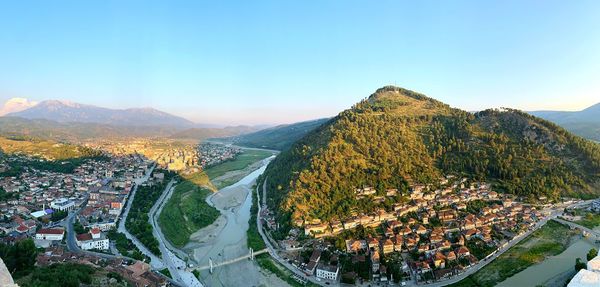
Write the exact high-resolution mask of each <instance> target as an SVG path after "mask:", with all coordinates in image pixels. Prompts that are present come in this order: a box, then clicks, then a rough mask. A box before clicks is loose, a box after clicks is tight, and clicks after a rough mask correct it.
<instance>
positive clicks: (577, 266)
mask: <svg viewBox="0 0 600 287" xmlns="http://www.w3.org/2000/svg"><path fill="white" fill-rule="evenodd" d="M586 267H587V266H586V264H585V262H582V261H581V258H577V259H576V260H575V271H577V272H579V270H581V269H585V268H586Z"/></svg>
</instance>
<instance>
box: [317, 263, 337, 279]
mask: <svg viewBox="0 0 600 287" xmlns="http://www.w3.org/2000/svg"><path fill="white" fill-rule="evenodd" d="M339 272H340V268H339V267H338V266H333V265H329V264H319V266H318V267H317V278H321V279H328V280H334V281H335V280H337V277H338V274H339Z"/></svg>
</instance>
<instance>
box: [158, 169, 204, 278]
mask: <svg viewBox="0 0 600 287" xmlns="http://www.w3.org/2000/svg"><path fill="white" fill-rule="evenodd" d="M173 183H174V180H171V182H169V184H168V185H167V187H166V188H165V191H164V192H163V194H162V195H161V196H160V198H159V199H158V200H157V201H156V203H155V204H154V206H152V209H150V212H149V215H150V218H149V221H150V224H152V227H153V228H152V233H153V235H154V237H156V239H157V240H158V243H159V248H160V252H161V253H162V259H163V262H164V263H165V265H166V266H167V268H169V272H170V273H171V276H172V277H173V280H175V281H176V282H179V283H180V284H182V285H184V286H188V287H202V286H203V285H202V283H200V281H198V279H197V278H196V276H194V274H192V273H191V272H189V271H187V270H186V263H185V261H183V260H182V259H181V258H179V257H177V255H175V254H174V253H173V252H172V251H171V249H169V248H167V244H170V243H169V242H168V241H167V240H166V239H165V237H164V234H163V233H162V231H161V229H160V225H159V224H158V219H157V217H158V216H159V215H160V212H161V211H162V209H163V207H164V206H165V204H166V203H167V201H168V200H169V198H171V195H172V194H173V190H175V187H174V186H173Z"/></svg>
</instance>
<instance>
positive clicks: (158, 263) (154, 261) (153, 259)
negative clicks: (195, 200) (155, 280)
mask: <svg viewBox="0 0 600 287" xmlns="http://www.w3.org/2000/svg"><path fill="white" fill-rule="evenodd" d="M154 167H155V166H153V167H152V168H151V169H150V170H148V172H147V173H146V175H145V176H144V177H143V178H141V179H138V180H136V184H135V186H134V187H133V190H132V191H131V193H130V194H129V199H128V200H127V205H126V206H125V210H124V211H123V213H122V215H121V220H120V221H119V226H118V231H119V232H121V233H123V234H125V236H126V237H127V238H129V240H131V241H132V242H133V244H135V246H136V247H137V248H138V249H139V250H140V251H141V252H142V253H143V254H144V255H146V256H148V257H150V265H151V266H152V268H155V269H163V268H165V264H164V262H163V261H162V260H161V259H160V258H158V257H157V256H156V255H154V254H153V253H152V252H150V250H148V248H146V246H144V244H142V243H141V242H140V241H139V240H138V239H137V238H136V237H135V236H133V235H132V234H131V233H129V231H127V228H125V221H126V220H127V215H128V214H129V210H130V209H131V204H132V203H133V199H134V198H135V193H136V191H137V188H138V186H139V185H140V184H142V183H144V182H146V181H147V180H148V179H149V178H150V174H152V171H153V170H154Z"/></svg>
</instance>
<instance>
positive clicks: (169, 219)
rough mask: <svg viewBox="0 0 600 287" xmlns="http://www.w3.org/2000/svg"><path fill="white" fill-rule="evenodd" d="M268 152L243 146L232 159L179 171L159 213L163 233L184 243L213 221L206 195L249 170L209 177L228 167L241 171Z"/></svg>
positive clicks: (213, 212)
mask: <svg viewBox="0 0 600 287" xmlns="http://www.w3.org/2000/svg"><path fill="white" fill-rule="evenodd" d="M271 154H272V153H271V152H268V151H262V150H245V151H244V152H243V153H242V154H240V155H238V156H237V157H236V158H235V159H232V160H230V161H226V162H223V163H221V164H218V165H215V166H213V167H210V168H208V169H206V170H205V171H204V172H200V173H194V174H191V175H182V182H181V183H178V184H177V186H176V187H175V190H174V191H173V195H172V196H171V198H170V199H169V201H168V202H167V204H166V205H165V207H164V208H163V210H162V212H161V214H160V215H159V217H158V223H159V224H160V227H161V230H162V232H163V233H164V235H165V237H166V238H167V239H168V240H169V241H171V243H173V245H175V246H178V247H183V246H185V244H187V242H188V241H189V239H190V235H192V234H193V233H194V232H196V231H198V230H199V229H201V228H203V227H206V226H208V225H210V224H212V223H213V222H214V221H215V220H216V219H217V218H218V217H219V211H218V210H217V209H215V208H214V207H211V206H210V205H208V204H207V203H206V197H207V196H208V195H210V194H211V192H213V190H215V189H219V188H222V187H224V186H227V185H230V184H233V183H235V182H237V181H238V180H240V179H241V178H242V177H244V176H246V175H247V174H248V173H250V172H251V171H247V172H245V171H244V172H240V173H239V174H236V175H234V176H231V177H228V178H227V179H224V180H219V181H211V180H212V179H214V178H217V177H220V176H222V175H224V174H226V173H227V172H230V171H242V170H244V169H246V168H248V167H249V166H250V165H251V164H253V163H255V162H257V161H260V160H262V159H264V158H267V157H269V156H271ZM209 178H210V180H209Z"/></svg>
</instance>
